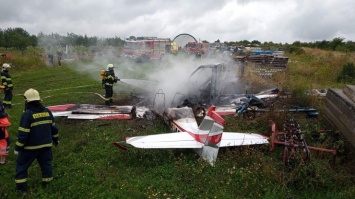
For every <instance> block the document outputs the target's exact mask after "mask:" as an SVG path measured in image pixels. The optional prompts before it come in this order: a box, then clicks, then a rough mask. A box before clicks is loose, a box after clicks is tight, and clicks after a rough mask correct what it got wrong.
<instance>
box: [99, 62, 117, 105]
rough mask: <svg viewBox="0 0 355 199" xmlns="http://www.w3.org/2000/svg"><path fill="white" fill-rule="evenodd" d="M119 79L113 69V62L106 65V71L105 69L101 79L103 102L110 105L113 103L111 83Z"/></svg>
mask: <svg viewBox="0 0 355 199" xmlns="http://www.w3.org/2000/svg"><path fill="white" fill-rule="evenodd" d="M117 81H120V79H118V78H117V77H116V76H115V71H114V67H113V64H108V65H107V71H105V77H104V79H103V80H102V86H103V88H104V89H105V104H106V105H111V104H112V103H113V100H112V96H113V84H114V83H117Z"/></svg>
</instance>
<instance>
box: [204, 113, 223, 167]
mask: <svg viewBox="0 0 355 199" xmlns="http://www.w3.org/2000/svg"><path fill="white" fill-rule="evenodd" d="M215 110H216V107H215V106H211V107H210V108H209V109H208V111H207V114H206V116H205V118H204V119H203V121H202V122H201V124H200V126H199V135H200V138H201V142H202V143H204V146H203V148H202V149H198V150H197V153H198V154H199V155H200V156H201V157H202V158H203V159H204V160H206V161H207V162H208V163H210V164H211V165H212V166H214V163H215V162H216V159H217V155H218V151H219V144H220V142H221V139H222V134H223V128H224V119H223V118H222V117H221V116H220V115H219V114H218V113H216V112H215Z"/></svg>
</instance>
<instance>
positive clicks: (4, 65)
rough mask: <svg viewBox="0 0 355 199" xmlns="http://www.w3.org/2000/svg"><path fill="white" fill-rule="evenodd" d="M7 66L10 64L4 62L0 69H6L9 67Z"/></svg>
mask: <svg viewBox="0 0 355 199" xmlns="http://www.w3.org/2000/svg"><path fill="white" fill-rule="evenodd" d="M9 68H11V65H10V64H7V63H4V64H3V65H2V69H4V70H7V69H9Z"/></svg>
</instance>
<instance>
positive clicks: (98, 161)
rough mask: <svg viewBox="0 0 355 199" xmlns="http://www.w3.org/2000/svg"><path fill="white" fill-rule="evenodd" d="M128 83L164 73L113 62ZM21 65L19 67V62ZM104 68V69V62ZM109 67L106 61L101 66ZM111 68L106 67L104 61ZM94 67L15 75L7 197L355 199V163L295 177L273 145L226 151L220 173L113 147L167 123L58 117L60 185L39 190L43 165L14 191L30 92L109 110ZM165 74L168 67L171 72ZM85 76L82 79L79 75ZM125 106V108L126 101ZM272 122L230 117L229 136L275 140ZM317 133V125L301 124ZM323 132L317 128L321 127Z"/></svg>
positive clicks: (177, 153)
mask: <svg viewBox="0 0 355 199" xmlns="http://www.w3.org/2000/svg"><path fill="white" fill-rule="evenodd" d="M112 62H114V63H115V64H116V66H117V68H118V69H119V70H118V71H120V73H121V74H122V76H125V77H129V78H136V77H137V78H145V73H147V72H149V71H153V70H158V69H159V68H156V67H153V66H152V64H143V65H141V67H142V68H143V70H142V69H140V68H139V67H138V66H132V67H136V68H134V70H124V67H123V66H124V65H125V64H126V63H125V62H121V61H120V60H112ZM19 63H20V62H19ZM98 63H99V62H98ZM101 63H102V62H101ZM103 63H104V62H103ZM86 64H92V62H91V61H90V60H89V61H85V62H81V63H79V62H73V63H65V64H63V66H61V67H47V66H43V65H41V64H38V63H37V64H35V65H30V66H26V67H24V66H22V65H17V66H16V67H15V68H14V69H13V70H12V71H10V74H11V75H12V78H13V82H14V85H15V89H14V99H13V104H14V107H13V108H12V109H10V110H8V113H9V114H10V121H11V122H12V126H11V127H10V128H9V131H10V136H11V138H12V145H11V151H10V155H9V157H8V159H9V160H10V161H11V162H10V163H8V164H7V165H4V166H1V167H0V182H1V183H0V184H1V185H0V198H227V199H228V198H231V199H234V198H293V199H294V198H322V199H326V198H344V199H345V198H351V197H353V196H354V195H355V184H354V175H353V174H352V173H351V171H350V169H351V167H350V166H351V165H349V164H351V163H349V162H348V161H346V158H343V157H339V158H338V161H337V165H336V168H335V169H330V168H329V164H328V160H329V159H330V157H329V156H328V155H327V154H323V155H319V154H317V153H313V152H312V155H314V156H313V159H312V161H311V163H310V164H308V165H302V164H300V165H298V166H297V167H296V168H295V169H294V170H292V171H289V170H286V169H285V168H284V166H283V165H282V147H278V148H277V149H276V151H274V152H270V151H269V148H268V147H269V146H261V147H235V148H227V149H221V150H220V154H219V156H218V159H217V163H216V166H215V167H211V166H210V165H209V164H208V163H206V162H205V161H203V160H201V159H200V158H199V157H198V155H196V154H195V153H194V151H193V150H188V149H186V150H181V149H180V150H162V149H155V150H153V149H152V150H142V149H135V148H130V150H128V151H120V150H118V149H117V148H115V147H114V146H113V145H112V144H111V143H112V142H115V141H122V140H124V139H125V137H127V136H135V135H147V134H153V133H159V132H169V129H168V128H167V127H166V126H165V125H164V124H163V122H162V121H161V120H160V119H157V120H156V121H154V122H150V121H146V120H143V119H134V120H110V121H98V120H94V121H88V120H84V121H82V120H68V119H66V118H57V119H56V122H57V124H58V126H59V130H60V145H59V146H58V147H54V148H53V155H54V160H53V173H54V181H53V182H52V184H51V185H50V186H49V187H47V188H42V187H41V186H40V182H41V175H40V168H39V166H38V164H37V162H34V163H33V164H32V166H31V167H30V169H29V177H28V180H29V181H28V183H29V186H30V190H29V192H28V193H26V194H21V193H17V192H16V191H15V182H14V175H15V162H16V156H15V155H14V154H13V147H14V142H15V141H16V137H17V128H18V123H19V119H20V116H21V114H22V112H23V104H24V101H23V97H22V95H23V93H24V91H26V90H27V89H28V88H30V87H32V88H35V89H37V90H38V91H39V92H40V95H41V98H42V102H43V104H44V105H46V106H49V105H56V104H67V103H82V104H83V103H92V104H103V100H102V99H101V98H100V97H98V96H97V95H95V94H94V93H100V94H103V89H102V88H101V83H100V80H99V79H98V77H99V70H100V68H103V67H100V66H99V64H97V63H95V64H93V65H96V66H97V70H92V71H85V70H76V69H78V68H80V67H81V66H83V65H86ZM164 67H166V66H164ZM78 71H80V72H78ZM118 88H119V89H118V91H117V92H116V94H115V96H114V97H115V98H116V99H117V98H120V99H123V98H128V97H129V96H128V95H127V94H128V93H129V92H130V89H132V88H130V87H129V86H123V85H122V84H120V83H119V84H118ZM121 103H122V102H121ZM270 118H271V117H270V116H268V115H265V116H261V117H259V118H257V119H256V120H254V121H246V120H244V119H242V118H234V117H225V119H226V127H225V131H250V132H259V133H263V134H266V135H268V134H269V127H268V119H270ZM302 125H303V126H307V128H308V129H311V128H310V127H309V126H312V125H313V124H312V121H309V120H302ZM314 128H318V127H314Z"/></svg>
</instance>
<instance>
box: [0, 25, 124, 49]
mask: <svg viewBox="0 0 355 199" xmlns="http://www.w3.org/2000/svg"><path fill="white" fill-rule="evenodd" d="M123 44H124V41H123V40H122V39H121V38H119V37H114V38H99V37H96V36H94V37H88V36H87V35H84V36H82V35H77V34H74V33H67V35H66V36H62V35H59V34H57V33H52V34H49V35H46V34H44V33H42V32H40V33H39V34H38V35H37V36H36V35H30V34H29V33H28V32H27V31H26V30H24V29H23V28H8V29H5V30H3V29H0V47H4V48H14V49H18V50H25V49H26V48H27V47H31V46H32V47H38V46H39V47H51V46H63V47H64V46H66V45H69V46H85V47H89V46H115V47H120V46H121V47H122V46H123Z"/></svg>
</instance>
